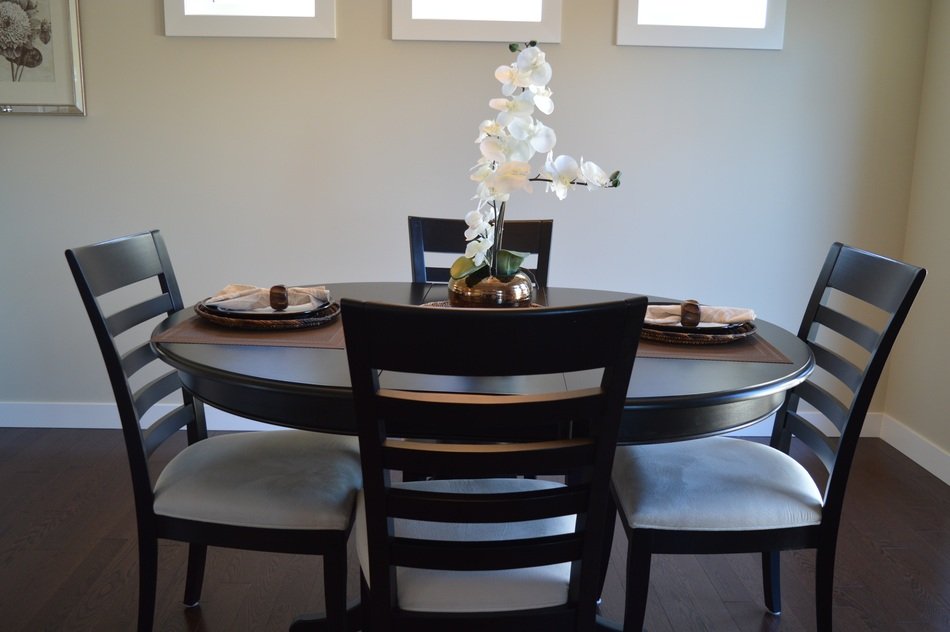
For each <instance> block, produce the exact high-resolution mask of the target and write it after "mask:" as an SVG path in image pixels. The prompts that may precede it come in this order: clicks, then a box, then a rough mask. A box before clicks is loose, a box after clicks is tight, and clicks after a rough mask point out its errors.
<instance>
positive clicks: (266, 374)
mask: <svg viewBox="0 0 950 632" xmlns="http://www.w3.org/2000/svg"><path fill="white" fill-rule="evenodd" d="M326 287H327V289H329V290H330V293H331V296H332V298H333V300H339V299H340V298H343V297H348V298H352V299H357V300H368V301H379V302H386V303H397V304H406V305H422V304H444V302H445V299H446V286H445V285H440V284H417V283H401V282H367V283H333V284H326ZM628 296H630V294H627V293H622V292H611V291H604V290H590V289H578V288H556V287H549V288H542V289H539V290H538V292H537V296H536V298H535V301H536V303H537V304H540V305H547V306H552V307H557V306H569V305H578V304H589V303H599V302H604V301H611V300H617V299H622V298H625V297H628ZM651 302H658V303H665V302H670V301H667V300H663V299H655V300H654V299H651ZM189 325H190V326H192V327H194V328H196V329H197V330H198V334H195V333H194V332H192V335H191V336H190V337H189V336H184V337H181V336H176V335H175V333H176V331H177V330H179V329H181V328H183V327H185V326H189ZM332 326H336V327H337V329H340V328H339V325H338V324H335V325H332ZM755 326H756V333H755V335H754V336H749V337H748V338H745V339H742V340H737V341H734V342H729V343H727V344H719V345H702V346H693V345H674V344H658V343H653V344H651V343H649V342H647V341H641V344H640V347H639V351H638V355H637V359H636V362H635V364H634V369H633V375H632V377H631V379H630V385H629V387H628V391H627V401H626V406H625V410H624V415H623V419H622V421H621V428H620V436H619V439H618V442H619V443H622V444H631V443H657V442H668V441H679V440H685V439H693V438H699V437H705V436H711V435H717V434H722V433H726V432H729V431H732V430H736V429H739V428H743V427H745V426H748V425H751V424H753V423H755V422H757V421H759V420H761V419H763V418H765V417H767V416H769V415H770V414H772V413H773V412H775V410H776V409H777V408H778V407H779V406H780V405H781V404H782V402H783V399H784V396H785V392H786V391H787V390H788V389H790V388H792V387H794V386H795V385H797V384H799V383H800V382H802V381H803V380H804V379H805V378H806V377H807V376H808V374H809V373H810V372H811V371H812V369H813V368H814V358H813V356H812V353H811V350H810V349H809V348H808V346H807V345H806V344H805V343H804V342H802V341H801V340H800V339H799V338H798V337H797V336H795V335H794V334H792V333H791V332H789V331H787V330H785V329H783V328H781V327H779V326H777V325H774V324H772V323H769V322H766V321H763V320H756V321H755ZM329 327H331V326H327V327H326V328H321V329H329ZM202 330H203V331H204V332H206V335H205V336H202V335H200V334H201V331H202ZM230 333H231V332H229V331H226V330H225V329H224V328H220V327H216V326H214V325H211V324H208V323H205V322H202V320H201V319H200V318H198V317H197V316H196V314H195V311H194V310H193V309H184V310H181V311H179V312H177V313H175V314H173V315H171V316H169V317H168V318H167V319H165V320H164V321H163V322H161V323H159V324H158V326H157V327H156V328H155V330H154V332H153V334H152V346H153V347H154V349H155V351H156V352H157V354H158V355H159V357H161V358H162V359H163V360H164V361H165V362H167V363H168V364H170V365H171V366H172V367H174V368H175V369H177V370H178V372H179V375H180V376H181V380H182V383H183V384H184V386H185V388H186V389H187V390H188V391H190V392H191V393H192V394H193V395H194V396H195V397H196V398H198V399H199V400H201V401H203V402H205V403H206V404H209V405H211V406H213V407H215V408H218V409H220V410H223V411H226V412H230V413H233V414H236V415H239V416H241V417H245V418H250V419H255V420H258V421H263V422H266V423H269V424H275V425H279V426H286V427H292V428H300V429H308V430H318V431H323V432H335V433H345V434H356V419H355V415H354V412H353V403H352V392H351V390H350V380H349V372H348V366H347V359H346V351H345V349H344V348H343V345H342V330H340V331H339V335H338V336H336V337H333V336H329V339H330V340H331V343H330V344H326V345H322V346H316V347H314V346H309V345H308V346H297V345H294V346H286V345H285V344H282V343H281V344H274V343H273V340H271V338H270V337H271V336H272V335H273V332H269V331H259V332H257V331H255V332H249V333H248V334H247V335H245V336H242V337H241V339H240V340H239V341H235V342H229V340H228V338H227V335H230ZM328 333H330V332H329V331H323V332H321V335H322V336H323V337H327V334H328ZM392 335H394V336H398V335H399V332H398V331H394V332H392ZM459 335H471V334H470V332H460V334H459ZM499 335H503V332H499ZM433 344H438V341H433ZM473 344H475V343H474V342H473ZM552 344H557V341H552ZM407 352H411V349H407ZM517 352H518V344H517V341H516V340H512V341H511V353H517ZM598 383H599V374H597V373H596V372H585V373H577V374H565V375H554V376H539V377H533V376H531V377H520V378H514V379H509V378H505V379H501V378H498V379H495V378H477V379H463V380H458V379H449V380H446V379H444V378H443V379H442V380H441V381H440V380H439V379H437V378H433V377H432V376H418V375H412V376H406V375H387V374H386V373H385V372H383V373H382V374H381V375H380V384H381V385H382V386H384V387H390V388H410V389H421V390H453V391H464V392H531V391H532V390H535V389H536V390H538V391H552V390H558V389H575V388H584V387H588V386H596V385H597V384H598ZM407 434H410V435H411V429H408V431H407ZM610 539H611V540H612V538H610ZM604 545H605V549H606V550H608V551H609V547H610V542H609V541H607V542H605V543H604ZM605 554H606V553H605ZM322 627H323V626H322V621H320V618H319V617H313V618H311V617H303V618H301V619H298V620H297V621H296V622H295V624H294V626H292V629H293V630H319V629H322ZM598 628H599V629H604V630H619V629H620V628H619V626H618V625H617V624H616V623H615V622H612V621H607V620H604V619H602V618H601V617H598Z"/></svg>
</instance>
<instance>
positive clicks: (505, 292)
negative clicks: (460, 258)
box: [449, 272, 534, 307]
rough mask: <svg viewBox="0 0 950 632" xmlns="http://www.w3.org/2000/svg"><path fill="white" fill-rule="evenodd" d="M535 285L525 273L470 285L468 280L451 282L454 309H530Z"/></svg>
mask: <svg viewBox="0 0 950 632" xmlns="http://www.w3.org/2000/svg"><path fill="white" fill-rule="evenodd" d="M533 298H534V284H533V283H532V282H531V279H530V278H528V276H527V275H526V274H524V273H523V272H516V273H515V274H513V275H512V276H510V277H505V278H498V277H493V276H488V277H485V278H484V279H482V280H480V281H478V282H476V283H475V284H473V285H469V284H468V281H467V279H450V280H449V305H451V306H452V307H530V306H531V301H532V299H533Z"/></svg>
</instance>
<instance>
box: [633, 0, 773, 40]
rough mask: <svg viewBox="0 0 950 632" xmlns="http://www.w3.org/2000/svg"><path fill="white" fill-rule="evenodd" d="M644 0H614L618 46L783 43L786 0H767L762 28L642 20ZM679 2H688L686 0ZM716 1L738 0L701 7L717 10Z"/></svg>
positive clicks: (714, 0)
mask: <svg viewBox="0 0 950 632" xmlns="http://www.w3.org/2000/svg"><path fill="white" fill-rule="evenodd" d="M650 1H651V3H653V2H657V0H650ZM647 2H648V0H617V45H618V46H670V47H682V48H739V49H760V50H781V49H782V48H783V46H784V43H785V9H786V2H787V0H767V2H766V3H765V7H766V8H765V17H766V19H765V24H764V26H762V27H761V28H759V27H756V28H747V27H743V28H729V27H724V26H721V25H720V26H698V25H689V24H685V25H684V24H650V23H641V22H640V19H639V15H640V5H641V3H643V4H646V3H647ZM681 2H682V4H690V3H689V2H688V1H687V0H681ZM678 3H679V2H678ZM717 3H718V4H722V5H724V6H726V5H735V4H736V3H737V0H709V1H708V2H707V3H704V4H703V8H704V10H707V11H708V10H712V11H716V10H717V9H716V5H717ZM694 4H698V3H694Z"/></svg>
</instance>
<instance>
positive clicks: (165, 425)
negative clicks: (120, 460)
mask: <svg viewBox="0 0 950 632" xmlns="http://www.w3.org/2000/svg"><path fill="white" fill-rule="evenodd" d="M194 416H195V411H194V405H193V404H185V405H182V406H179V407H178V408H176V409H175V410H173V411H171V412H169V413H167V414H165V415H163V416H162V417H161V418H160V419H157V420H155V421H154V422H153V423H152V424H151V425H150V426H149V427H148V428H147V429H146V430H145V431H144V433H143V434H144V441H145V453H146V454H147V455H149V456H151V455H152V453H153V452H155V450H156V449H157V448H158V446H160V445H161V444H162V443H163V442H164V441H165V440H166V439H168V438H169V437H171V436H172V435H173V434H175V433H176V432H178V431H179V430H181V429H182V428H184V427H185V426H186V425H188V424H189V423H191V422H192V421H193V420H194Z"/></svg>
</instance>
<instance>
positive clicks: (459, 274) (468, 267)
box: [449, 257, 488, 279]
mask: <svg viewBox="0 0 950 632" xmlns="http://www.w3.org/2000/svg"><path fill="white" fill-rule="evenodd" d="M487 265H488V264H487V263H485V262H482V265H480V266H477V265H475V261H474V260H473V259H469V258H468V257H459V258H458V259H456V260H455V262H454V263H453V264H452V267H451V268H449V275H451V277H452V278H453V279H464V278H465V277H467V276H468V275H470V274H472V273H473V272H475V271H476V270H480V269H482V268H484V267H486V266H487Z"/></svg>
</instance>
